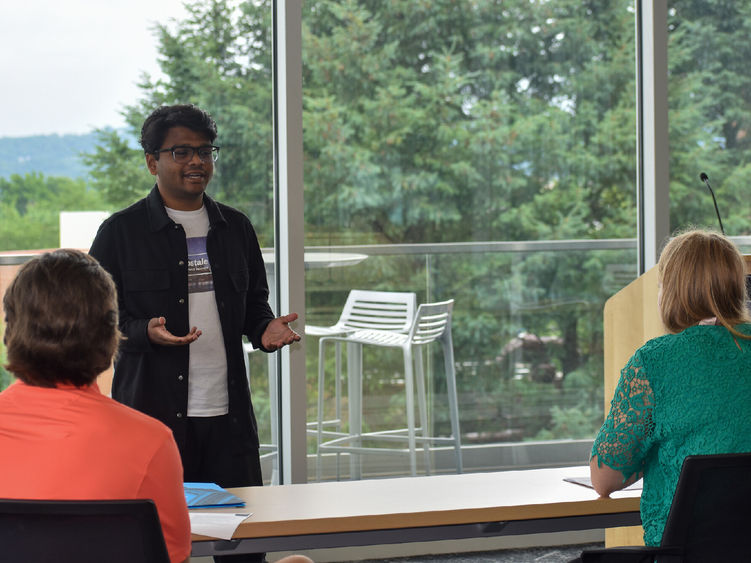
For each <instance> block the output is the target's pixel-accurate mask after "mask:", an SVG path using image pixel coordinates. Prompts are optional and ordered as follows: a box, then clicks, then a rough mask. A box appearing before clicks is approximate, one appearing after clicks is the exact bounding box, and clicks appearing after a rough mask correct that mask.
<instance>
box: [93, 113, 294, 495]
mask: <svg viewBox="0 0 751 563" xmlns="http://www.w3.org/2000/svg"><path fill="white" fill-rule="evenodd" d="M216 136H217V130H216V124H215V123H214V120H213V119H212V118H211V116H209V115H208V114H207V113H206V112H205V111H203V110H201V109H199V108H197V107H195V106H193V105H175V106H163V107H160V108H158V109H157V110H155V111H154V112H153V113H152V114H151V115H150V116H149V117H148V118H147V119H146V121H145V122H144V124H143V127H142V129H141V140H140V141H141V146H142V147H143V150H144V153H145V155H146V165H147V166H148V169H149V171H150V172H151V174H153V175H154V176H155V177H156V185H155V186H154V188H153V189H152V191H151V193H149V195H148V196H147V197H145V198H144V199H142V200H140V201H138V202H136V203H135V204H133V205H131V206H130V207H128V208H126V209H124V210H122V211H119V212H117V213H115V214H114V215H112V216H111V217H110V218H109V219H107V220H106V221H105V222H104V223H103V224H102V226H101V227H100V229H99V232H98V233H97V236H96V239H95V240H94V242H93V244H92V247H91V251H90V253H91V255H92V256H94V257H95V258H96V259H97V260H98V261H99V262H100V263H101V264H102V266H104V268H105V269H106V270H107V271H108V272H110V274H111V275H112V277H113V278H114V280H115V283H116V285H117V290H118V302H119V303H118V304H119V310H120V329H121V331H122V332H123V333H124V335H125V337H126V340H125V341H124V343H123V345H122V347H121V351H120V355H119V357H118V359H117V361H116V363H115V372H114V378H113V385H112V396H113V398H115V399H117V400H118V401H121V402H123V403H125V404H127V405H130V406H132V407H134V408H136V409H138V410H140V411H142V412H145V413H147V414H149V415H151V416H153V417H155V418H157V419H159V420H161V421H162V422H164V423H165V424H166V425H167V426H169V427H170V428H171V429H172V431H173V432H174V435H175V440H176V441H177V444H178V447H179V449H180V454H181V457H182V462H183V466H184V470H185V481H204V482H205V481H208V482H215V483H218V484H219V485H221V486H224V487H238V486H251V485H261V484H262V476H261V468H260V461H259V455H258V435H257V429H256V421H255V416H254V414H253V407H252V405H251V401H250V391H249V388H248V383H247V380H246V376H245V367H244V350H243V346H242V336H243V335H246V336H247V337H248V338H249V340H250V342H251V343H252V344H253V346H254V347H256V348H260V349H261V350H263V351H266V352H271V351H273V350H277V349H279V348H281V347H282V346H284V345H286V344H291V343H292V342H295V341H297V340H299V339H300V336H299V335H298V334H297V333H295V332H294V331H293V330H292V329H291V328H290V327H289V323H290V322H292V321H294V320H295V319H297V314H295V313H292V314H289V315H286V316H282V317H278V318H275V317H274V314H273V313H272V311H271V308H270V307H269V304H268V294H269V291H268V284H267V281H266V270H265V267H264V263H263V259H262V257H261V249H260V246H259V244H258V239H257V238H256V234H255V232H254V230H253V227H252V225H251V223H250V221H249V220H248V218H247V217H246V216H245V215H243V214H242V213H241V212H239V211H237V210H236V209H233V208H231V207H228V206H226V205H223V204H221V203H218V202H215V201H214V200H213V199H211V198H210V197H209V196H207V195H206V193H205V191H206V187H207V185H208V184H209V182H210V181H211V177H212V174H213V172H214V161H215V160H216V158H217V155H218V151H219V148H218V147H216V146H214V145H213V143H214V140H215V139H216Z"/></svg>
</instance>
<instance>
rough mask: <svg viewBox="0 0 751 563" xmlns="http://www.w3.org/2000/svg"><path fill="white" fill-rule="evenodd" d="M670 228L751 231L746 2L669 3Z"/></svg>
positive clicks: (750, 14) (750, 16) (749, 15)
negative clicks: (705, 179) (704, 180)
mask: <svg viewBox="0 0 751 563" xmlns="http://www.w3.org/2000/svg"><path fill="white" fill-rule="evenodd" d="M668 6H669V8H668V63H669V72H670V74H669V76H670V78H669V123H670V127H669V135H670V226H671V228H672V229H682V228H686V227H687V226H690V225H699V226H707V227H711V228H714V229H717V230H719V228H720V225H719V220H718V218H717V215H716V212H715V208H714V204H713V202H712V195H711V194H710V191H709V190H708V189H707V186H706V185H705V183H704V182H702V181H701V180H700V178H699V175H700V174H701V173H702V172H703V173H705V174H707V176H708V179H709V185H710V187H711V188H712V189H713V191H714V193H715V195H716V197H717V206H718V210H719V213H720V216H721V221H722V223H723V227H724V229H725V232H726V233H727V234H728V235H731V236H740V235H747V234H749V233H750V232H751V224H749V220H748V218H749V215H751V203H750V202H751V198H750V197H749V194H751V167H749V163H748V161H749V159H748V151H749V148H751V135H750V134H749V133H750V132H751V131H750V130H749V127H751V83H750V82H749V81H750V80H751V78H749V61H750V60H751V47H749V45H748V40H747V38H748V34H749V30H751V11H749V8H748V6H746V5H745V4H744V3H742V2H706V1H704V2H691V1H683V0H676V1H671V2H670V3H669V4H668Z"/></svg>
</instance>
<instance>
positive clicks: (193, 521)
mask: <svg viewBox="0 0 751 563" xmlns="http://www.w3.org/2000/svg"><path fill="white" fill-rule="evenodd" d="M188 514H189V515H190V531H191V532H192V533H194V534H200V535H202V536H210V537H212V538H219V539H222V540H231V539H232V534H234V533H235V530H237V527H238V526H239V525H240V524H241V523H242V521H243V520H245V519H246V518H248V517H249V516H251V515H252V514H253V513H252V512H242V513H235V514H233V513H231V512H196V511H195V510H190V511H188Z"/></svg>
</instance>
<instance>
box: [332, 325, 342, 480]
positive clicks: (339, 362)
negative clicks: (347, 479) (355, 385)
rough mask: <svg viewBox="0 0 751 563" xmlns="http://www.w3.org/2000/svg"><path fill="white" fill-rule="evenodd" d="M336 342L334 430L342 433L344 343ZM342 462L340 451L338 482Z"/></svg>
mask: <svg viewBox="0 0 751 563" xmlns="http://www.w3.org/2000/svg"><path fill="white" fill-rule="evenodd" d="M335 342H336V375H335V377H336V381H335V383H334V386H335V389H336V391H335V393H336V402H335V408H336V413H335V416H336V423H335V425H334V430H336V431H337V432H341V431H342V343H341V342H339V341H338V340H336V341H335ZM341 460H342V452H340V451H338V450H337V452H336V480H337V481H340V480H341V466H340V462H341Z"/></svg>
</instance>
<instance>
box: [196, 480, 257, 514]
mask: <svg viewBox="0 0 751 563" xmlns="http://www.w3.org/2000/svg"><path fill="white" fill-rule="evenodd" d="M183 488H184V489H185V502H186V503H187V504H188V508H222V507H232V506H245V501H244V500H243V499H241V498H240V497H238V496H236V495H233V494H232V493H230V492H229V491H227V490H225V489H223V488H222V487H220V486H219V485H217V484H216V483H183Z"/></svg>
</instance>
